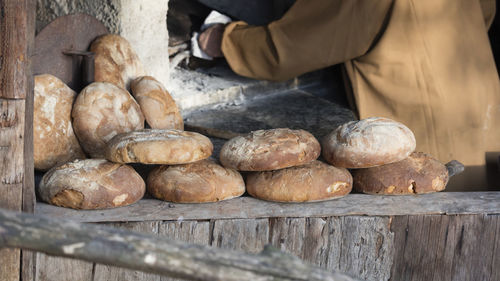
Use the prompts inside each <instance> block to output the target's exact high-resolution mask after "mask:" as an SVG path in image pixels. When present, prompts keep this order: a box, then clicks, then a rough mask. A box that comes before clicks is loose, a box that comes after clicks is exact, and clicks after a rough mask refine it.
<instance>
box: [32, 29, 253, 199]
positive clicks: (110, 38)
mask: <svg viewBox="0 0 500 281" xmlns="http://www.w3.org/2000/svg"><path fill="white" fill-rule="evenodd" d="M90 50H91V51H92V52H94V53H95V77H94V78H95V81H96V82H94V83H92V84H90V85H88V86H87V87H85V88H84V89H83V90H82V91H81V92H80V94H78V96H76V94H75V93H74V92H73V91H72V90H71V89H70V88H69V87H67V86H66V85H65V84H64V83H63V82H62V81H60V80H59V79H57V78H56V77H53V76H51V75H42V76H37V77H36V79H35V92H36V96H35V101H36V102H37V103H36V106H35V120H36V122H35V126H36V127H35V136H36V137H35V159H36V161H35V163H36V164H35V168H37V169H38V170H42V171H45V170H48V169H50V170H49V171H48V172H47V173H46V174H45V175H44V177H43V178H42V181H41V183H40V186H39V195H40V197H41V199H42V200H44V201H46V202H48V203H51V204H54V205H58V206H63V207H70V208H76V209H99V208H110V207H118V206H124V205H127V204H131V203H134V202H136V201H137V200H139V199H140V198H142V196H143V195H144V193H145V190H146V184H145V182H144V180H143V179H142V178H141V176H140V175H139V174H138V173H137V172H136V171H135V170H134V169H133V168H132V167H130V166H128V165H127V164H128V163H141V164H160V165H162V166H159V167H157V168H155V169H154V170H153V171H152V172H151V173H150V174H149V176H148V180H147V182H148V184H147V189H148V190H149V192H150V193H151V194H152V195H153V196H155V197H157V198H159V199H163V200H168V201H173V202H213V201H219V200H224V199H229V198H232V197H236V196H240V195H242V194H243V193H244V192H245V185H244V182H243V178H242V177H241V175H240V174H239V173H238V172H236V171H234V170H232V169H227V168H224V167H222V166H220V165H218V164H217V163H215V162H214V161H212V160H207V158H208V157H210V156H211V154H212V150H213V146H212V143H211V141H210V140H209V139H208V138H207V137H205V136H203V135H200V134H198V133H194V132H185V131H183V129H184V125H183V120H182V116H181V114H180V111H179V109H178V107H177V105H176V104H175V101H174V100H173V99H172V97H171V96H170V94H169V93H168V92H167V90H165V87H164V86H163V85H162V84H161V83H160V82H159V81H157V80H156V79H155V78H153V77H151V76H145V71H144V68H143V66H142V64H141V62H140V61H139V58H138V56H137V55H136V54H135V52H134V51H133V49H132V47H131V46H130V44H129V42H128V41H127V40H125V39H124V38H122V37H120V36H118V35H104V36H101V37H99V38H97V39H96V40H95V41H94V42H93V43H92V44H91V47H90ZM128 90H131V92H132V95H131V94H130V93H129V91H128ZM75 96H76V98H75ZM71 117H72V118H73V120H72V122H71ZM144 121H146V122H147V124H148V125H149V127H150V128H151V129H144ZM73 130H74V133H73ZM80 145H81V146H80ZM83 152H86V153H87V155H89V156H90V157H92V158H94V159H86V160H74V159H83V158H85V155H84V153H83ZM104 158H106V159H104ZM71 160H74V161H72V162H68V161H71Z"/></svg>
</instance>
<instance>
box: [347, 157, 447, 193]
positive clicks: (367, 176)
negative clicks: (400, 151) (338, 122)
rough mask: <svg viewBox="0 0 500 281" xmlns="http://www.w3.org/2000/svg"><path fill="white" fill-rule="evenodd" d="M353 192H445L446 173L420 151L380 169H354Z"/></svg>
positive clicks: (437, 163) (433, 160) (439, 165)
mask: <svg viewBox="0 0 500 281" xmlns="http://www.w3.org/2000/svg"><path fill="white" fill-rule="evenodd" d="M352 173H353V178H354V189H355V190H357V191H361V192H364V193H368V194H384V195H398V194H415V193H430V192H436V191H441V190H444V189H445V187H446V184H447V183H448V170H447V169H446V167H445V165H443V164H442V163H441V162H439V161H438V160H436V159H434V158H432V157H431V156H430V155H427V154H425V153H422V152H414V153H412V154H411V155H410V156H409V157H408V158H407V159H405V160H402V161H399V162H396V163H391V164H387V165H383V166H378V167H373V168H367V169H359V170H353V171H352Z"/></svg>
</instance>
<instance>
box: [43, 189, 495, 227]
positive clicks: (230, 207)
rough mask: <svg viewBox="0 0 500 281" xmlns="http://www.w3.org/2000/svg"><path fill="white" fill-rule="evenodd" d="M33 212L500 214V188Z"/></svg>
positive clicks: (191, 216)
mask: <svg viewBox="0 0 500 281" xmlns="http://www.w3.org/2000/svg"><path fill="white" fill-rule="evenodd" d="M35 213H36V214H41V215H47V216H50V217H53V218H66V219H70V220H74V221H78V222H105V221H108V222H113V221H147V220H160V221H161V220H169V221H172V220H207V219H249V218H252V219H253V218H270V217H271V218H273V217H296V218H304V217H331V216H352V215H367V216H399V215H441V214H448V215H452V214H457V215H458V214H463V215H465V214H500V192H440V193H433V194H423V195H407V196H374V195H365V194H349V195H347V196H346V197H344V198H340V199H336V200H331V201H324V202H314V203H276V202H268V201H263V200H258V199H255V198H252V197H240V198H235V199H231V200H227V201H221V202H217V203H206V204H176V203H170V202H164V201H160V200H156V199H143V200H140V201H139V202H137V203H135V204H133V205H130V206H127V207H122V208H116V209H108V210H93V211H88V210H86V211H82V210H73V209H68V208H61V207H56V206H51V205H48V204H44V203H37V204H36V210H35Z"/></svg>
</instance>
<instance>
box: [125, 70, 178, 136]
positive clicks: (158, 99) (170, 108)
mask: <svg viewBox="0 0 500 281" xmlns="http://www.w3.org/2000/svg"><path fill="white" fill-rule="evenodd" d="M130 88H131V91H132V95H134V97H135V99H136V100H137V102H138V103H139V105H140V106H141V109H142V112H143V114H144V116H145V117H146V122H148V124H149V126H150V127H151V128H153V129H177V130H183V129H184V123H183V121H182V116H181V113H180V112H179V108H178V107H177V104H175V101H174V99H172V97H171V96H170V94H169V93H168V92H167V90H165V88H164V87H163V85H162V84H161V83H160V82H158V81H157V80H156V79H154V78H153V77H151V76H142V77H139V78H137V79H135V80H134V81H132V83H131V85H130Z"/></svg>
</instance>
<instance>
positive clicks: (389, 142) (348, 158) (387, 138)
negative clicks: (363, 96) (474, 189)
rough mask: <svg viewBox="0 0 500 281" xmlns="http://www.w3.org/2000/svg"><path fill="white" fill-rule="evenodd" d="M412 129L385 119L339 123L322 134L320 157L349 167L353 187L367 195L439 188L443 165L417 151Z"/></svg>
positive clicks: (442, 182) (443, 182) (445, 177)
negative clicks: (328, 132) (323, 135)
mask: <svg viewBox="0 0 500 281" xmlns="http://www.w3.org/2000/svg"><path fill="white" fill-rule="evenodd" d="M415 146H416V142H415V137H414V135H413V133H412V131H411V130H410V129H409V128H407V127H406V126H405V125H403V124H401V123H398V122H396V121H393V120H390V119H387V118H377V117H373V118H367V119H364V120H360V121H351V122H348V123H346V124H344V125H341V126H339V127H338V128H337V129H336V130H334V131H333V132H332V133H330V134H329V135H328V136H326V137H325V139H324V140H323V143H322V147H323V157H324V158H325V160H326V161H328V162H329V163H331V164H332V165H335V166H339V167H345V168H349V169H353V170H351V172H352V174H353V180H354V189H355V190H357V191H361V192H364V193H368V194H386V195H395V194H415V193H429V192H436V191H441V190H443V189H444V188H445V186H446V183H447V182H448V171H447V169H446V167H445V166H444V165H443V164H441V163H440V162H439V161H437V160H436V159H434V158H432V157H431V156H429V155H426V154H424V153H421V152H414V150H415Z"/></svg>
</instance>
